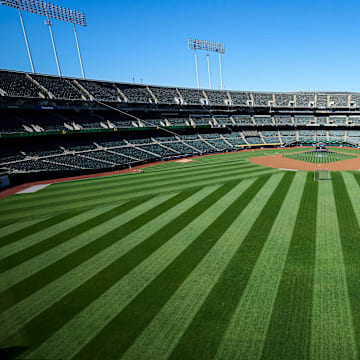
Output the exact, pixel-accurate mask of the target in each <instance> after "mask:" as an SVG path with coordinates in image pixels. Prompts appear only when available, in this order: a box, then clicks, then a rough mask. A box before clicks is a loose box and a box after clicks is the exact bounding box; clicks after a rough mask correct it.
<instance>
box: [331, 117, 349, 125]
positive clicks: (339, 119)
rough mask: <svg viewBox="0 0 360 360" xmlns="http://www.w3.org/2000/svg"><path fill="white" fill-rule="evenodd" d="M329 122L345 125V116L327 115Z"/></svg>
mask: <svg viewBox="0 0 360 360" xmlns="http://www.w3.org/2000/svg"><path fill="white" fill-rule="evenodd" d="M329 124H336V125H345V124H346V116H329Z"/></svg>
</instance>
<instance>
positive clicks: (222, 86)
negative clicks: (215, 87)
mask: <svg viewBox="0 0 360 360" xmlns="http://www.w3.org/2000/svg"><path fill="white" fill-rule="evenodd" d="M219 69H220V84H221V90H224V85H223V77H222V67H221V53H219Z"/></svg>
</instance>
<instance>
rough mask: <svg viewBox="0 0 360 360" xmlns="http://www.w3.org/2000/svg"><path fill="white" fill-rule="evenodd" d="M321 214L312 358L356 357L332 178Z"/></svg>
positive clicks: (323, 190) (323, 187)
mask: <svg viewBox="0 0 360 360" xmlns="http://www.w3.org/2000/svg"><path fill="white" fill-rule="evenodd" d="M325 209H326V211H325ZM317 214H318V215H317V221H316V228H317V229H316V252H315V275H314V294H313V309H312V321H311V324H312V326H311V327H312V329H311V347H310V353H311V359H314V360H315V359H328V360H331V359H334V360H335V359H347V360H348V359H349V360H350V359H354V360H355V359H357V358H358V357H357V351H356V347H357V346H356V341H355V334H354V328H353V324H352V315H351V307H350V303H349V297H348V289H347V281H346V273H345V265H344V258H343V253H342V247H341V241H340V233H339V226H338V220H337V216H336V204H335V199H334V196H333V189H332V183H331V182H322V183H320V184H319V195H318V212H317Z"/></svg>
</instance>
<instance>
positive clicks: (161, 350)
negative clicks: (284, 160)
mask: <svg viewBox="0 0 360 360" xmlns="http://www.w3.org/2000/svg"><path fill="white" fill-rule="evenodd" d="M281 178H282V175H274V176H273V177H271V179H270V180H269V181H268V182H267V183H266V184H265V185H264V186H263V187H262V189H261V190H260V191H259V192H258V193H257V194H256V196H255V197H254V198H253V199H252V201H251V202H250V203H249V204H248V205H247V207H246V208H245V209H244V211H243V212H242V213H241V214H240V215H239V216H238V217H237V218H236V219H235V220H234V222H233V223H232V224H231V225H230V227H229V228H228V229H227V230H226V231H225V232H224V234H223V235H222V236H221V238H220V239H219V240H218V242H217V243H216V244H215V246H214V247H213V248H212V249H211V250H210V251H209V253H208V254H207V255H206V257H205V258H204V259H203V260H202V261H201V262H200V263H199V264H198V265H197V267H196V268H195V269H194V270H193V272H192V273H191V274H190V275H189V277H188V278H187V279H186V280H185V281H184V283H183V284H182V285H181V287H180V288H179V289H178V290H177V291H176V293H175V294H174V295H173V296H172V297H171V298H170V299H169V301H168V302H167V303H166V304H165V305H164V307H163V308H162V310H161V311H160V312H159V314H158V315H157V316H156V317H155V318H154V320H153V321H152V322H151V323H150V325H149V326H148V327H147V328H146V329H145V330H144V331H143V332H142V334H140V335H139V337H138V338H137V339H136V341H135V342H134V343H133V344H132V345H131V347H130V348H129V349H128V351H127V352H126V353H125V354H124V356H123V358H122V359H123V360H130V359H140V358H141V359H142V360H152V359H157V360H165V359H167V358H168V356H169V355H170V354H171V352H172V351H173V349H174V348H175V346H176V345H177V343H178V342H179V340H180V339H181V337H182V336H183V334H184V332H185V331H186V329H187V328H188V326H189V325H190V324H191V321H192V320H193V318H194V316H195V315H196V313H197V312H198V311H199V309H200V308H201V306H202V304H203V303H204V301H205V299H206V297H207V296H208V295H209V293H210V291H211V290H212V288H213V287H214V285H215V284H216V282H217V281H218V279H219V278H220V276H221V274H222V272H223V271H224V269H225V268H226V266H227V265H228V263H229V261H231V259H232V257H233V256H234V254H235V253H236V251H237V250H238V248H239V247H240V246H241V243H242V241H243V240H244V238H245V237H246V235H247V233H248V232H249V230H250V229H251V227H252V225H253V224H254V222H255V221H256V219H257V217H258V216H259V214H260V212H261V210H262V209H263V207H264V206H265V204H266V202H267V200H268V199H269V198H270V196H271V195H272V193H273V192H274V189H275V188H276V186H277V185H278V183H279V182H280V180H281Z"/></svg>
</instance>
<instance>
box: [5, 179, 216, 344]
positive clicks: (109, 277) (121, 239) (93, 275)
mask: <svg viewBox="0 0 360 360" xmlns="http://www.w3.org/2000/svg"><path fill="white" fill-rule="evenodd" d="M220 189H221V188H220V186H215V187H207V188H204V189H201V190H198V191H194V192H185V193H183V194H182V201H180V198H178V199H177V202H176V203H175V202H174V203H173V207H171V208H167V210H166V211H164V212H163V213H161V214H158V216H156V217H153V218H150V217H148V214H145V215H144V216H145V217H148V220H149V221H147V222H144V223H143V224H141V223H140V222H139V221H137V224H138V226H137V227H136V229H134V230H132V229H131V228H129V227H127V228H125V229H124V230H125V231H124V233H123V236H118V237H117V241H116V240H114V241H115V242H114V243H113V244H112V245H111V246H108V247H107V248H105V249H104V250H102V251H99V252H98V253H96V254H95V255H94V256H93V257H91V258H89V259H88V260H87V261H85V262H83V263H82V264H81V265H80V266H78V267H74V268H73V269H72V270H70V271H69V272H68V273H66V274H64V275H63V276H62V277H60V278H59V279H58V280H57V281H54V282H53V283H51V284H49V285H47V286H46V287H44V288H43V289H42V291H41V292H42V294H40V292H38V293H35V294H34V295H33V296H31V297H29V299H27V300H26V301H23V302H22V303H21V304H19V306H18V307H17V309H10V310H9V311H8V312H7V313H6V318H7V319H8V322H9V323H12V324H13V325H16V326H13V327H12V328H14V327H19V325H24V328H26V327H29V326H30V327H31V328H36V326H37V325H36V324H39V322H42V321H45V322H46V319H47V316H54V314H58V316H59V319H58V321H57V322H54V325H53V326H57V325H58V326H59V327H61V326H62V325H64V323H65V322H66V320H65V319H66V316H65V314H67V315H68V316H69V318H68V319H67V320H70V319H71V315H73V316H75V315H76V313H77V312H76V311H79V312H80V311H81V310H82V308H85V307H86V306H87V305H88V304H89V303H91V302H92V301H93V300H94V299H95V298H96V297H97V296H100V294H101V293H102V292H105V291H106V289H107V288H108V287H111V286H112V283H113V282H116V281H117V280H118V279H119V278H121V277H122V276H124V275H125V274H126V273H127V272H129V271H131V267H135V266H136V265H137V261H141V260H139V257H146V252H145V253H144V251H143V250H144V248H145V249H147V251H150V250H151V249H152V247H156V243H155V242H154V241H152V240H153V239H157V238H158V237H159V234H162V236H164V235H165V236H166V233H165V232H163V231H162V229H164V228H165V227H168V228H170V229H171V231H174V229H175V228H174V226H173V224H174V220H175V219H177V218H178V217H179V216H180V215H182V214H183V215H184V216H183V217H184V218H185V219H187V221H191V219H192V218H191V214H190V217H189V209H192V208H194V203H195V204H198V203H201V202H202V201H205V200H206V201H207V202H208V203H209V204H210V203H211V202H212V201H216V196H217V194H218V193H219V190H220ZM168 224H171V225H168ZM134 225H135V226H136V222H135V223H134ZM126 229H127V230H128V231H127V232H126ZM147 238H149V241H148V242H147V243H146V244H145V245H144V246H142V243H143V242H144V241H145V240H146V239H147ZM136 254H137V256H136ZM94 284H95V285H96V286H95V287H94ZM81 291H85V292H86V291H87V294H86V295H82V296H78V295H79V292H81ZM40 295H43V297H41V296H40ZM92 295H93V297H92ZM59 299H61V300H59ZM64 299H65V300H66V299H69V300H68V301H65V300H64ZM64 301H65V303H64ZM75 304H76V305H77V306H75ZM62 306H65V308H66V310H67V311H68V312H67V313H66V311H65V310H64V309H63V310H61V311H60V310H59V311H57V310H56V309H58V308H59V307H62ZM67 306H70V308H67ZM29 309H30V310H29ZM19 314H21V315H22V316H20V317H19V316H18V315H19ZM12 316H14V317H15V321H18V322H17V324H15V323H14V320H13V317H12ZM24 318H25V319H26V321H25V322H28V323H29V324H25V323H24V321H23V319H24ZM19 320H20V322H19ZM62 321H64V323H62V324H60V322H62ZM48 325H49V324H48ZM42 326H43V324H42ZM54 331H55V330H54ZM18 335H19V336H22V333H21V332H20V334H18ZM18 335H16V334H15V337H12V341H15V340H16V339H17V337H18ZM38 335H39V336H40V335H42V336H44V334H43V333H42V334H38ZM50 335H51V331H50V332H49V333H47V334H45V336H50Z"/></svg>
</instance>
